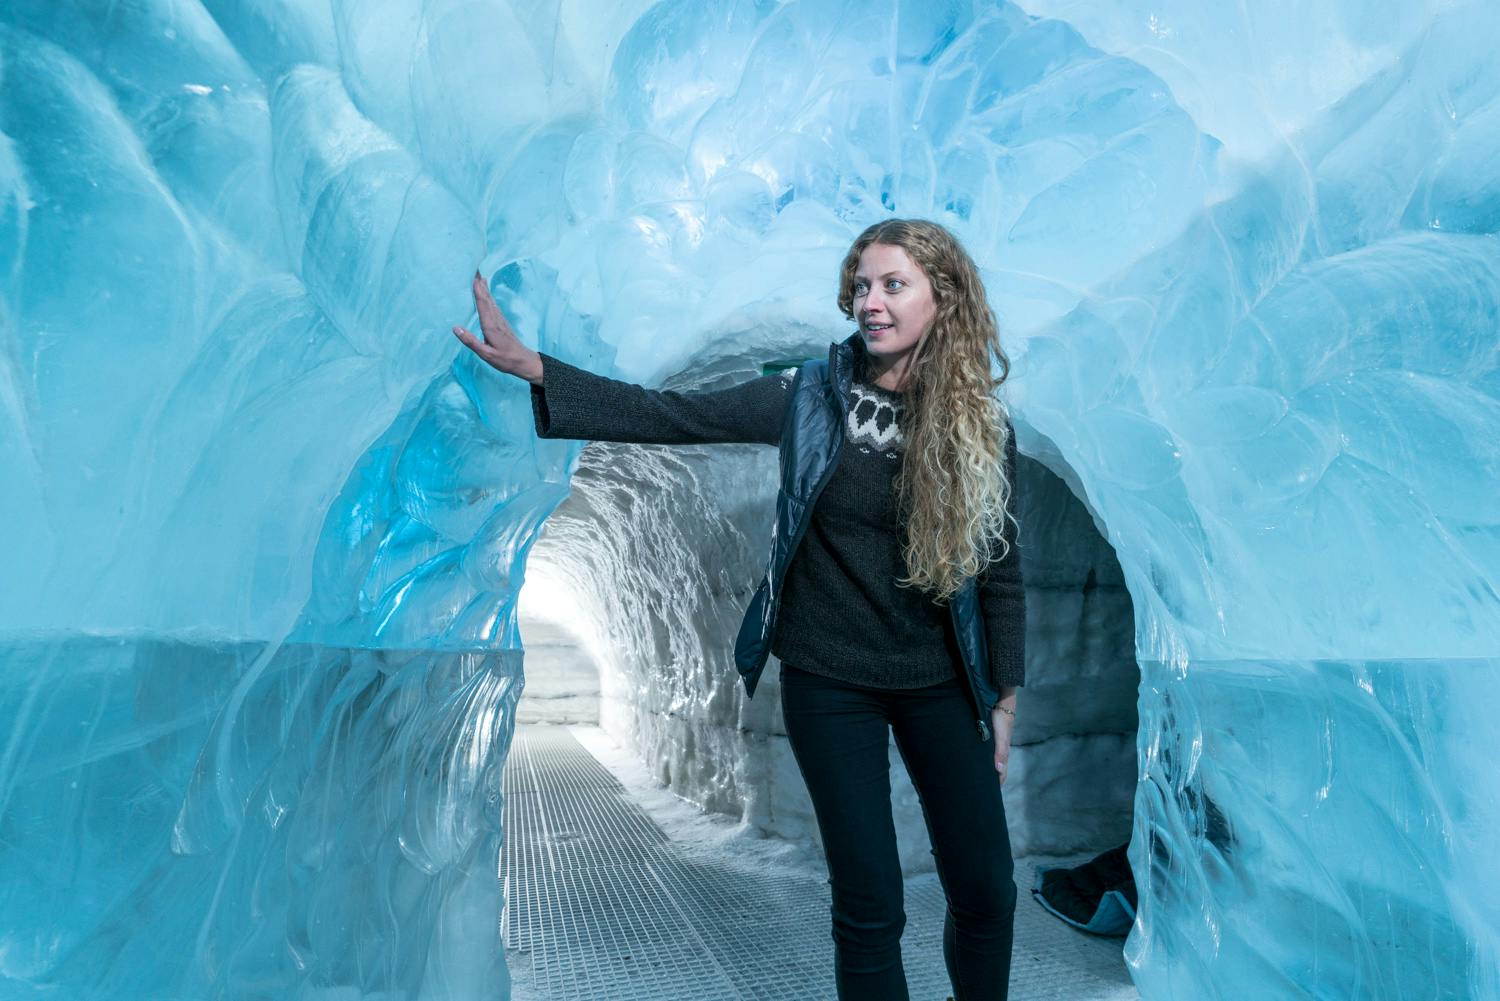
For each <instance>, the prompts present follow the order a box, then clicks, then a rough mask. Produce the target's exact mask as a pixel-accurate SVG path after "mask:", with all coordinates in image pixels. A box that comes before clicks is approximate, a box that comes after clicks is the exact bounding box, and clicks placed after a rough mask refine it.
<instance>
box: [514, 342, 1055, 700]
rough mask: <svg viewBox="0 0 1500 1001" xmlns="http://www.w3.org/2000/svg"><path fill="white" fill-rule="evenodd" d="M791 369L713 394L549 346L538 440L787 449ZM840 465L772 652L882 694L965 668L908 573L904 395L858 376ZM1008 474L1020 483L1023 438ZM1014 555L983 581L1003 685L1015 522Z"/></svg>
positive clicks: (1020, 614) (1018, 586) (1020, 628)
mask: <svg viewBox="0 0 1500 1001" xmlns="http://www.w3.org/2000/svg"><path fill="white" fill-rule="evenodd" d="M794 371H795V370H793V369H788V370H786V371H785V372H782V373H780V374H778V375H767V376H762V377H760V378H758V379H750V380H748V381H746V382H742V383H739V384H738V385H735V386H730V387H728V388H727V389H721V390H715V391H709V392H691V393H680V392H675V391H672V390H652V389H646V388H644V387H641V386H637V385H635V384H633V383H627V382H620V381H618V380H615V379H609V378H606V377H604V376H599V375H595V374H593V373H591V372H587V371H585V370H583V369H580V368H577V367H575V366H573V365H569V364H568V363H566V362H564V361H561V360H560V359H557V358H554V357H553V356H551V355H548V354H545V353H544V354H542V384H541V385H540V386H537V385H533V386H532V387H531V406H532V413H533V416H534V418H535V422H536V433H537V436H538V437H540V438H571V439H582V440H586V441H625V442H640V443H646V444H667V445H682V444H714V443H727V442H758V443H760V444H764V445H779V444H780V441H781V423H782V418H783V416H784V414H785V412H786V404H787V401H788V399H789V398H790V395H791V380H792V376H793V374H794ZM858 376H859V373H856V379H855V381H854V383H853V384H852V386H851V387H850V396H849V401H848V403H849V407H848V409H849V419H848V424H847V425H846V427H845V441H844V448H843V449H842V450H841V451H840V454H839V460H838V467H837V468H836V469H835V470H834V472H833V475H832V476H831V477H830V478H829V480H828V483H827V485H826V486H825V487H824V489H823V492H822V493H821V494H820V495H819V496H818V500H817V503H816V504H815V505H814V506H813V512H812V521H811V524H810V525H809V526H808V529H807V534H806V535H804V536H803V539H802V543H801V544H800V545H799V546H798V548H797V552H796V554H795V555H794V556H793V557H792V562H791V564H790V565H789V566H788V567H787V572H786V580H785V583H784V586H783V591H782V600H781V607H780V609H779V611H778V613H777V618H776V631H775V633H774V635H773V636H772V638H771V652H772V653H774V654H775V655H776V657H777V659H779V660H780V661H782V662H783V663H787V664H791V665H793V666H794V667H798V668H801V669H802V670H806V671H811V672H813V673H816V674H822V675H825V676H828V677H833V678H838V679H840V680H843V681H848V682H852V683H854V684H860V685H868V686H871V687H876V688H920V687H923V686H926V685H933V684H937V683H940V682H944V681H947V680H948V679H949V678H952V677H955V676H956V674H957V672H958V671H959V669H960V667H959V665H960V664H962V659H961V655H960V653H959V650H958V645H957V642H956V640H955V638H954V634H953V625H952V620H951V618H950V617H949V612H948V608H947V606H946V605H938V604H936V603H935V602H933V601H932V600H931V599H930V598H928V597H927V596H926V595H925V594H923V593H922V592H920V591H918V590H917V589H915V588H910V587H898V586H897V584H896V579H897V578H898V577H901V576H905V573H906V565H905V561H904V560H903V558H902V555H901V546H900V540H899V537H898V520H897V512H896V497H895V490H894V480H895V477H896V473H897V471H898V470H899V468H900V465H901V456H902V445H903V437H902V433H901V428H900V424H899V420H898V419H899V416H900V412H901V400H902V397H901V394H899V393H894V392H892V391H890V390H887V389H882V388H881V387H879V386H875V385H872V384H870V383H866V382H864V381H862V380H861V379H860V378H858ZM1005 464H1006V475H1007V476H1008V477H1009V478H1010V482H1012V483H1014V482H1015V465H1016V453H1015V435H1014V434H1011V435H1009V436H1008V442H1007V447H1006V454H1005ZM1006 539H1007V540H1008V541H1009V543H1010V551H1009V553H1008V555H1007V556H1006V557H1005V558H1004V559H1001V560H997V561H993V562H991V564H990V566H989V568H988V570H987V571H985V572H983V573H982V574H981V576H980V581H979V584H980V589H979V599H980V607H981V609H982V610H983V614H984V621H985V636H986V639H987V640H988V645H989V652H990V675H991V678H992V679H993V681H994V684H995V685H996V686H997V687H998V686H1004V685H1016V686H1019V685H1022V684H1024V683H1025V674H1026V671H1025V667H1026V665H1025V638H1026V604H1025V600H1026V599H1025V590H1024V589H1023V587H1022V583H1021V558H1020V551H1019V550H1018V548H1017V547H1016V537H1015V526H1014V525H1013V524H1011V523H1010V522H1009V521H1007V523H1006Z"/></svg>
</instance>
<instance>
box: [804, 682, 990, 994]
mask: <svg viewBox="0 0 1500 1001" xmlns="http://www.w3.org/2000/svg"><path fill="white" fill-rule="evenodd" d="M960 684H961V682H960V681H959V679H958V677H957V676H955V677H953V678H951V679H950V680H948V681H945V682H943V683H942V684H939V685H931V686H928V687H926V688H916V689H904V690H891V689H880V688H866V687H863V686H859V685H851V684H848V683H846V682H842V681H838V680H836V679H833V678H825V677H823V676H821V675H818V674H813V673H811V672H809V671H802V670H798V669H797V668H795V667H793V666H791V665H789V664H782V665H781V707H782V714H783V716H784V717H785V718H786V731H787V737H788V738H789V740H790V742H791V745H792V755H793V756H794V757H795V758H796V759H797V767H798V768H799V769H801V771H802V777H803V779H804V781H806V783H807V791H808V792H809V793H810V794H811V795H812V802H813V810H814V812H815V813H816V814H817V818H818V829H819V831H820V832H821V834H822V837H823V851H824V853H825V854H826V855H827V858H828V883H829V885H830V886H831V887H832V889H833V903H832V907H831V908H830V909H831V911H832V914H833V941H834V959H835V966H834V975H835V978H836V980H837V984H838V994H839V998H840V1001H907V999H908V994H907V990H906V971H905V970H904V969H903V968H902V966H901V932H902V930H903V929H904V928H905V927H906V911H905V908H904V906H903V901H902V880H901V862H900V859H899V857H898V855H897V850H896V827H895V823H894V821H893V820H892V817H891V782H890V767H889V761H890V758H889V751H888V748H889V741H890V738H889V736H888V733H889V731H890V730H891V729H894V730H895V732H896V746H897V748H898V749H899V750H900V752H901V757H902V759H903V760H904V761H905V762H906V770H907V773H908V774H909V775H910V776H911V780H912V785H913V786H915V787H916V790H917V795H918V797H919V799H920V800H921V803H922V813H923V816H924V817H925V818H926V821H927V831H928V834H929V835H930V837H931V839H932V847H933V856H934V857H935V858H936V859H937V871H938V877H939V879H940V880H941V882H942V885H943V891H944V893H945V894H946V896H947V899H948V913H947V916H946V918H945V920H944V922H943V959H944V961H945V962H946V963H947V965H948V977H949V979H950V980H952V982H953V994H954V997H955V998H956V999H957V1001H1004V999H1005V997H1006V995H1007V993H1008V991H1009V985H1010V953H1011V941H1012V935H1013V930H1014V920H1015V910H1016V884H1015V880H1014V863H1013V861H1012V859H1011V852H1010V835H1009V832H1008V831H1007V829H1006V826H1005V805H1004V803H1003V802H1002V801H1001V799H1000V776H999V775H998V773H996V771H995V766H994V757H995V739H994V737H990V738H989V739H988V740H986V741H983V742H981V741H980V740H979V734H978V730H977V728H976V727H975V725H974V713H973V710H972V709H971V708H970V706H969V701H968V699H967V697H966V696H965V695H964V691H963V689H962V688H960V687H959V686H960Z"/></svg>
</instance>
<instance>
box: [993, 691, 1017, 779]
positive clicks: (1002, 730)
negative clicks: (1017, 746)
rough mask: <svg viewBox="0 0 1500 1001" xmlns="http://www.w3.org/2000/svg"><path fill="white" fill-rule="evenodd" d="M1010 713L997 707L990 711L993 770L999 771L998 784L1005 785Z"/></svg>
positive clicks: (1008, 759) (1008, 756) (1007, 765)
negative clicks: (993, 754)
mask: <svg viewBox="0 0 1500 1001" xmlns="http://www.w3.org/2000/svg"><path fill="white" fill-rule="evenodd" d="M1011 726H1012V721H1011V715H1010V713H1008V712H1004V711H1002V710H1001V709H999V708H996V709H993V710H991V711H990V730H991V732H993V733H994V735H995V771H997V772H999V773H1000V784H1001V785H1005V776H1006V773H1007V772H1009V770H1010V728H1011Z"/></svg>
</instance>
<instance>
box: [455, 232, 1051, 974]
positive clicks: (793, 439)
mask: <svg viewBox="0 0 1500 1001" xmlns="http://www.w3.org/2000/svg"><path fill="white" fill-rule="evenodd" d="M474 296H475V300H476V301H477V303H478V306H479V319H480V326H481V328H482V331H483V339H482V340H481V339H479V338H476V337H475V336H474V335H473V334H471V333H469V332H468V331H467V330H465V329H464V328H462V327H455V328H453V330H454V333H455V334H456V335H457V336H458V338H459V340H461V341H462V342H463V343H464V344H465V345H466V346H467V347H468V348H469V349H471V350H472V351H474V352H475V353H476V354H477V355H479V357H480V358H482V359H483V360H484V361H485V362H486V363H488V364H490V365H491V366H493V367H495V368H496V369H498V370H500V371H502V372H508V373H511V374H514V375H518V376H520V377H522V378H524V379H526V380H528V381H529V382H530V383H531V384H532V389H531V393H532V406H533V412H534V415H535V419H536V426H537V433H538V435H539V436H541V437H548V438H576V439H585V440H605V441H632V442H646V443H655V444H674V443H677V444H682V443H693V444H703V443H713V442H761V443H764V444H768V445H777V446H779V448H780V449H781V453H782V462H781V468H782V488H781V491H780V493H779V494H778V499H777V519H778V520H777V526H776V531H775V532H773V537H772V558H771V566H770V568H768V570H767V573H766V579H765V580H764V581H763V582H762V584H761V588H760V590H759V591H757V593H756V597H755V599H754V601H752V603H751V606H750V609H749V611H748V612H747V614H746V618H745V623H744V626H743V627H742V628H741V631H740V635H739V638H738V641H737V642H736V647H735V657H736V662H737V665H738V667H739V669H740V672H741V674H742V675H743V676H744V681H745V685H746V690H747V692H749V693H750V694H751V695H752V696H753V694H754V690H755V683H756V680H757V679H758V677H759V674H760V670H761V668H762V666H763V665H764V663H765V658H766V653H767V647H768V646H769V652H773V653H775V654H776V656H777V659H778V660H779V661H780V662H781V698H782V709H783V715H784V717H785V719H786V730H787V737H788V739H789V741H790V744H791V747H792V753H793V755H794V757H795V758H796V760H797V764H798V767H799V769H800V770H801V772H802V776H803V778H804V780H805V781H806V783H807V788H808V792H809V794H810V795H811V798H812V802H813V807H814V812H815V813H816V816H817V820H818V828H819V833H820V835H821V837H822V842H823V848H824V852H825V854H826V856H827V860H828V873H829V884H830V886H831V888H832V898H833V899H832V907H831V913H832V918H833V939H834V944H835V960H836V962H835V979H836V982H837V985H838V995H839V998H840V999H842V1001H885V999H905V998H907V996H908V995H907V987H906V976H905V972H904V971H903V969H902V965H901V946H900V939H901V932H902V929H903V928H904V926H905V923H906V917H905V912H904V910H903V907H902V878H901V866H900V861H899V858H898V856H897V849H896V837H895V828H894V824H893V821H892V816H891V800H890V778H889V768H888V756H887V748H888V743H889V739H890V737H889V735H890V733H891V732H892V731H894V733H895V738H896V744H897V747H898V749H899V751H900V753H901V756H902V759H903V761H904V762H905V764H906V768H907V771H908V773H909V774H910V775H911V779H912V784H913V785H914V786H915V788H916V790H917V793H918V796H919V798H920V800H921V803H922V810H923V815H924V817H925V819H926V822H927V828H928V832H929V834H930V836H931V840H932V845H933V855H934V857H935V858H936V861H937V869H938V874H939V877H940V879H941V881H942V884H943V889H944V892H945V894H946V896H947V901H948V911H947V915H946V919H945V922H944V929H943V954H944V959H945V961H946V963H947V967H948V975H949V977H950V979H951V980H952V981H953V989H954V994H955V996H956V998H957V1001H992V999H1003V998H1005V996H1006V993H1007V988H1008V981H1009V975H1010V955H1011V942H1012V923H1013V918H1014V912H1015V904H1016V887H1015V882H1014V879H1013V866H1012V859H1011V851H1010V840H1009V835H1008V832H1007V829H1006V823H1005V808H1004V804H1003V802H1002V800H1001V794H1000V787H1001V785H1002V784H1003V783H1004V781H1005V774H1006V765H1007V761H1008V759H1009V755H1010V734H1011V728H1012V725H1013V723H1014V720H1015V699H1016V687H1017V686H1019V685H1021V684H1022V683H1023V681H1024V660H1025V656H1024V627H1025V604H1024V602H1025V599H1024V592H1023V590H1022V586H1021V569H1020V554H1019V552H1018V550H1017V548H1016V544H1015V542H1016V529H1017V528H1018V527H1019V526H1018V524H1017V522H1016V520H1015V518H1014V517H1013V516H1011V514H1010V512H1009V510H1008V508H1009V507H1010V498H1011V495H1012V489H1011V485H1012V484H1013V482H1014V477H1015V461H1016V460H1015V442H1014V436H1013V434H1012V432H1011V427H1010V422H1009V420H1008V417H1007V414H1006V411H1005V408H1004V406H1003V405H1002V404H1001V402H1000V400H999V398H998V397H997V395H996V393H995V390H996V389H998V387H999V386H1000V385H1001V384H1002V383H1003V382H1004V381H1005V377H1006V375H1007V374H1008V372H1009V362H1008V360H1007V358H1006V356H1005V354H1004V352H1003V351H1002V350H1001V347H1000V342H999V335H998V333H997V330H996V325H995V319H994V315H993V313H992V312H991V310H990V307H989V305H988V302H987V300H986V297H985V292H984V286H983V284H982V282H981V281H980V278H979V273H978V270H977V269H976V268H975V266H974V263H973V261H972V260H971V259H970V258H969V255H968V254H967V253H966V252H965V251H964V249H963V247H962V246H961V245H960V244H959V242H958V241H957V240H956V239H955V238H954V237H953V235H952V234H951V233H949V232H948V231H947V230H946V229H944V228H943V227H941V226H939V225H937V224H935V223H932V222H927V221H924V220H902V219H888V220H885V221H883V222H879V223H876V224H875V225H873V226H871V227H869V228H868V229H866V230H865V231H864V232H863V233H861V234H860V236H859V238H858V239H856V240H855V241H854V244H853V246H851V247H850V248H849V252H848V254H847V255H846V256H845V258H844V262H843V267H842V270H841V273H840V279H839V298H838V302H839V306H840V308H841V309H842V310H843V312H844V314H845V315H846V316H847V317H849V318H850V319H851V320H855V321H857V322H858V324H859V330H858V331H856V332H855V333H854V334H853V335H851V336H850V337H849V338H848V339H847V340H845V341H844V342H842V343H837V344H834V345H832V347H831V349H830V351H829V357H828V360H827V363H826V364H825V363H823V361H822V360H821V359H820V360H816V361H812V362H808V363H806V364H804V365H803V366H801V367H800V368H799V369H796V370H789V371H787V372H782V373H780V374H777V375H767V376H763V377H761V378H758V379H752V380H749V381H747V382H743V383H740V384H739V385H736V386H731V387H729V388H728V389H723V390H718V391H714V392H697V393H677V392H672V391H655V390H648V389H644V388H642V387H640V386H636V385H633V384H630V383H624V382H619V381H616V380H613V379H606V378H603V377H601V376H597V375H593V374H591V373H588V372H585V371H583V370H581V369H578V368H575V367H574V366H571V365H568V364H566V363H565V362H562V361H560V360H559V359H556V358H553V357H552V356H550V355H546V354H539V353H538V352H535V351H532V350H531V349H529V348H527V347H525V346H524V345H523V344H521V343H520V341H519V340H517V339H516V337H515V335H514V333H513V332H512V331H511V329H510V327H509V325H508V324H507V323H506V320H505V318H504V317H503V316H502V315H501V313H500V311H499V309H498V308H497V307H496V306H495V303H494V300H493V299H492V298H491V297H490V294H489V290H488V288H487V287H486V286H485V284H484V282H483V280H482V278H481V277H480V276H479V275H478V274H476V275H475V278H474ZM992 360H993V361H994V362H995V363H997V364H998V366H999V369H1000V375H999V376H998V377H996V376H995V375H994V374H993V372H992ZM793 371H795V372H796V374H795V376H793V374H792V372H793ZM976 730H977V734H978V739H977V740H976ZM996 773H998V781H997V780H996Z"/></svg>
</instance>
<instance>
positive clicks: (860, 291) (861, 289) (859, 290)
mask: <svg viewBox="0 0 1500 1001" xmlns="http://www.w3.org/2000/svg"><path fill="white" fill-rule="evenodd" d="M854 294H855V295H864V294H865V283H864V282H855V283H854Z"/></svg>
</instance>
